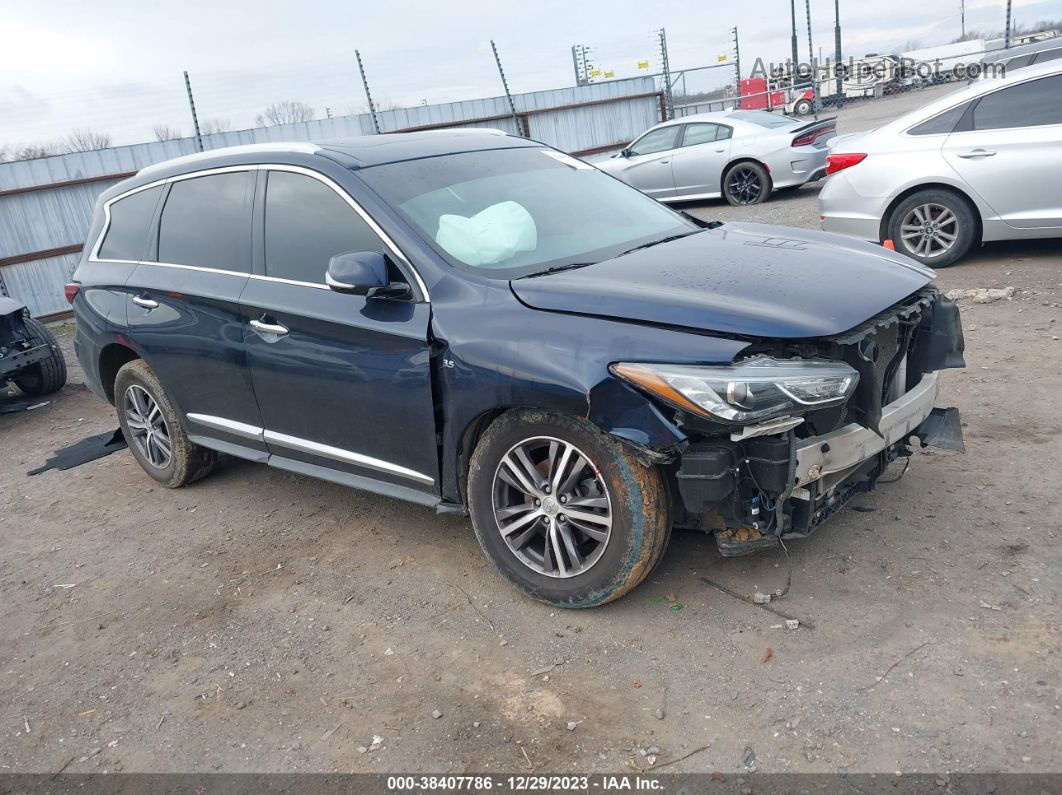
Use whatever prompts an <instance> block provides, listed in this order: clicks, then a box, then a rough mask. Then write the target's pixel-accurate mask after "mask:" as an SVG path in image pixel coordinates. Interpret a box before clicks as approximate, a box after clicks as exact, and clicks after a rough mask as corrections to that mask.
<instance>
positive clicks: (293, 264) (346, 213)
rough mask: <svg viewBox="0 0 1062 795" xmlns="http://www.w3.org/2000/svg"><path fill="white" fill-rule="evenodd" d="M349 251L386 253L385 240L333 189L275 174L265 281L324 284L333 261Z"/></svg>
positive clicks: (269, 186) (268, 205) (269, 189)
mask: <svg viewBox="0 0 1062 795" xmlns="http://www.w3.org/2000/svg"><path fill="white" fill-rule="evenodd" d="M349 251H378V252H380V253H386V251H387V249H386V248H385V247H384V244H383V241H382V240H380V238H379V237H378V236H377V234H376V233H375V232H373V231H372V229H371V228H370V227H369V225H368V224H367V223H366V222H365V220H364V219H363V218H362V217H361V216H360V215H358V213H357V212H355V211H354V208H352V207H351V206H350V205H349V204H347V202H346V201H345V200H344V199H343V198H342V197H341V196H340V195H339V194H338V193H336V192H335V191H334V190H333V189H332V188H330V187H328V186H327V185H325V184H324V183H323V182H321V181H320V180H317V179H314V178H313V177H307V176H305V175H304V174H293V173H291V172H288V171H270V172H269V181H268V182H267V183H266V201H265V272H266V276H274V277H277V278H281V279H292V280H294V281H298V282H310V283H311V284H324V277H325V271H326V270H328V261H329V260H330V259H331V258H332V257H333V256H335V255H336V254H343V253H346V252H349Z"/></svg>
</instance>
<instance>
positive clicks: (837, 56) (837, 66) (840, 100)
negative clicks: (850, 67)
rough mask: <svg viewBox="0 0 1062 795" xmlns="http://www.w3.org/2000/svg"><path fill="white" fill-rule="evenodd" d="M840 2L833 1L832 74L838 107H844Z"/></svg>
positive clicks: (839, 0) (837, 0)
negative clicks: (834, 80) (835, 85)
mask: <svg viewBox="0 0 1062 795" xmlns="http://www.w3.org/2000/svg"><path fill="white" fill-rule="evenodd" d="M842 57H843V56H842V55H841V0H833V74H834V77H836V78H837V96H836V98H835V100H834V101H835V102H836V104H837V106H838V107H842V106H843V105H844V87H843V86H842V85H841V58H842Z"/></svg>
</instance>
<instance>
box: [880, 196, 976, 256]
mask: <svg viewBox="0 0 1062 795" xmlns="http://www.w3.org/2000/svg"><path fill="white" fill-rule="evenodd" d="M888 230H889V237H890V238H891V239H892V242H893V245H895V246H896V250H897V251H899V252H900V253H901V254H906V255H907V256H909V257H912V258H913V259H916V260H918V261H919V262H921V263H922V264H924V265H928V266H929V267H931V268H944V267H947V266H948V265H951V264H952V263H954V262H956V261H957V260H959V259H960V258H961V257H963V256H965V255H966V253H967V252H968V251H969V250H970V247H971V246H972V245H973V243H974V235H975V230H976V223H975V222H974V215H973V211H972V210H971V209H970V206H969V205H968V204H967V203H966V202H965V201H963V200H962V199H961V198H959V197H958V196H957V195H955V194H954V193H951V192H950V191H943V190H923V191H919V192H918V193H915V194H914V195H912V196H909V197H908V198H906V199H904V200H903V201H902V202H900V203H899V204H898V205H897V206H896V208H895V209H894V210H893V211H892V215H890V216H889V225H888Z"/></svg>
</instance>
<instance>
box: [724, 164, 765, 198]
mask: <svg viewBox="0 0 1062 795" xmlns="http://www.w3.org/2000/svg"><path fill="white" fill-rule="evenodd" d="M726 186H727V192H728V193H729V194H730V196H731V197H732V198H733V199H734V200H735V201H736V202H737V203H738V204H752V203H753V202H755V201H756V199H758V198H759V197H760V194H761V193H762V192H763V184H762V183H761V182H760V175H759V174H757V173H756V172H755V171H753V170H752V169H751V168H747V167H739V168H736V169H734V170H733V171H732V172H731V173H730V177H729V178H728V179H727V181H726Z"/></svg>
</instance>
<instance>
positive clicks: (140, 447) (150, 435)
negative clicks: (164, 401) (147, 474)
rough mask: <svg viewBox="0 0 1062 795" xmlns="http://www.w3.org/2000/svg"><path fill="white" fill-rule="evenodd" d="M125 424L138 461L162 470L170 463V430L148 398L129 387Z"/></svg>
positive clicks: (126, 392) (137, 387)
mask: <svg viewBox="0 0 1062 795" xmlns="http://www.w3.org/2000/svg"><path fill="white" fill-rule="evenodd" d="M125 423H126V425H127V426H128V427H129V432H130V433H131V434H132V436H133V444H134V445H135V446H136V449H137V451H138V452H139V453H140V455H141V457H142V458H143V459H144V460H145V461H147V462H148V464H150V465H151V466H152V467H154V468H155V469H165V468H166V467H168V466H169V465H170V461H172V460H173V445H172V443H171V441H170V426H169V425H167V424H166V419H165V418H164V417H163V416H162V409H160V408H159V404H158V402H157V401H156V400H155V398H153V397H152V396H151V394H150V393H149V392H148V391H147V390H146V389H144V388H143V387H141V386H137V385H136V384H133V385H132V386H130V387H129V388H128V389H127V390H125Z"/></svg>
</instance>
